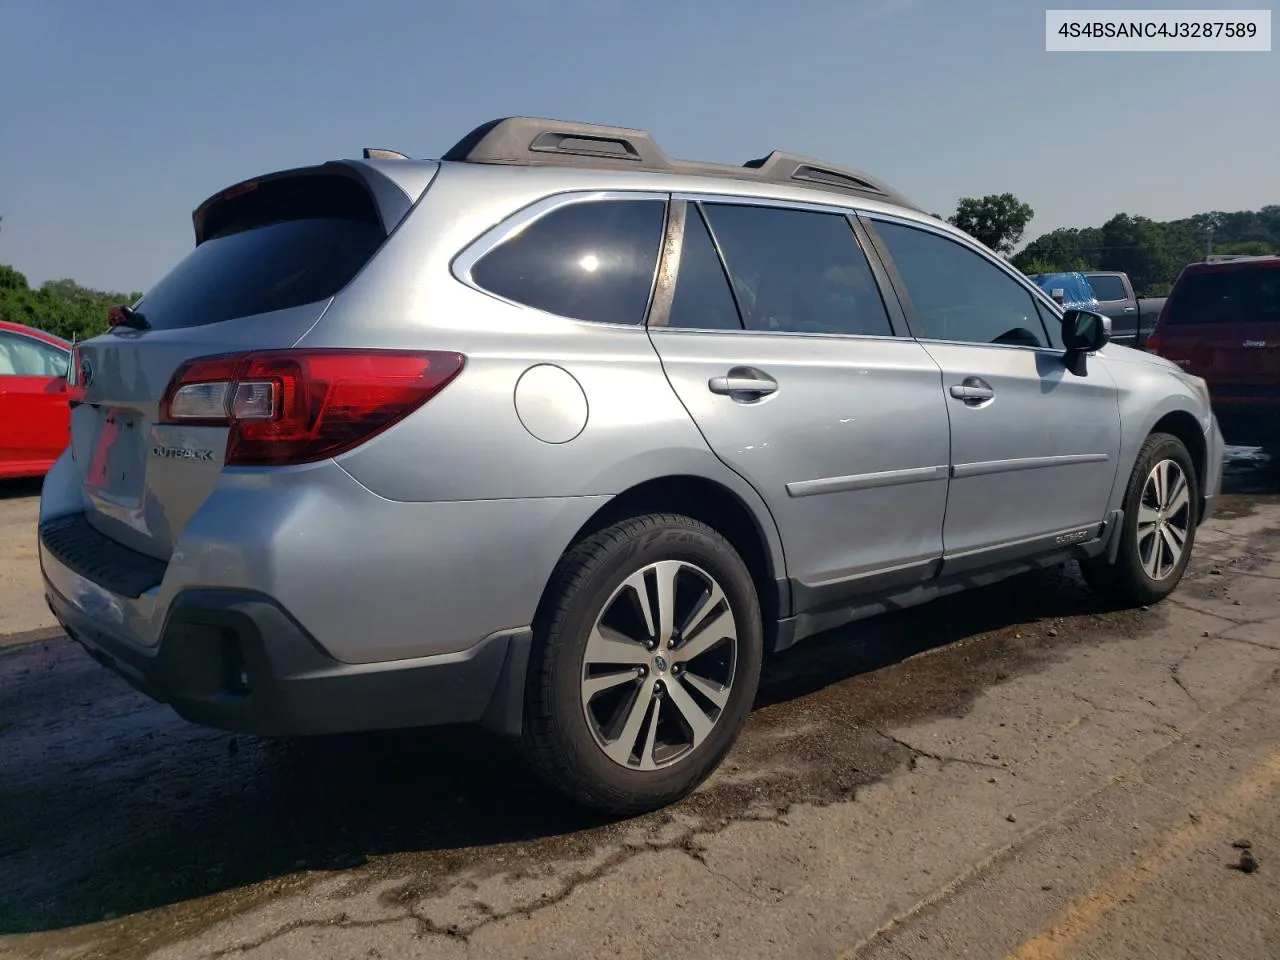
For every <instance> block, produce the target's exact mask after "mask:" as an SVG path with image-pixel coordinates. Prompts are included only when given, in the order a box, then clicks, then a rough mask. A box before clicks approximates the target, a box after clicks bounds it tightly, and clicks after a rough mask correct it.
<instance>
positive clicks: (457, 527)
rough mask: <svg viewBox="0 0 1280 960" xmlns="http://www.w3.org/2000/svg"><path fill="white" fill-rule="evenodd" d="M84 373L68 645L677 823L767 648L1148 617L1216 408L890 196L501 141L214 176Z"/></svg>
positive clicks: (64, 536)
mask: <svg viewBox="0 0 1280 960" xmlns="http://www.w3.org/2000/svg"><path fill="white" fill-rule="evenodd" d="M193 219H194V226H195V248H194V249H193V250H192V251H191V252H190V253H189V254H188V255H187V256H186V257H185V258H184V259H183V260H182V261H181V262H179V263H178V264H177V266H175V267H174V268H173V269H172V271H171V272H169V273H168V274H167V275H166V276H165V277H164V278H163V279H162V280H161V281H160V282H159V283H157V284H156V286H155V287H154V288H152V289H151V290H150V291H148V292H147V293H146V295H145V296H143V297H142V298H141V299H140V300H139V301H137V302H136V303H134V304H132V305H129V306H123V307H120V308H117V309H116V310H115V311H113V314H112V317H111V322H112V327H111V329H110V330H109V331H108V332H107V333H105V334H103V335H102V336H99V337H96V338H94V339H92V340H87V341H85V342H83V343H81V344H80V345H79V346H78V348H77V351H76V357H75V362H74V363H73V365H72V369H71V372H70V374H69V378H70V379H71V381H72V385H71V397H72V403H73V410H72V413H71V419H72V426H71V442H70V447H69V449H68V450H67V451H66V453H64V455H63V456H62V458H61V459H60V460H59V461H58V463H57V465H56V466H55V467H54V468H53V470H52V471H51V472H50V473H49V474H48V477H47V479H46V481H45V485H44V490H43V495H42V499H41V509H40V527H39V540H40V562H41V565H42V568H43V571H44V584H45V591H46V594H47V598H48V602H49V604H50V606H51V607H52V609H53V611H54V613H55V614H56V616H57V618H58V620H59V621H60V622H61V623H62V624H63V626H64V627H65V628H66V630H67V633H68V634H70V635H71V636H72V637H74V638H75V639H76V640H77V641H79V643H81V644H82V645H83V646H84V647H85V648H86V649H87V650H88V651H89V652H90V653H91V654H92V655H93V656H94V657H96V658H97V659H98V660H99V661H101V662H102V663H103V664H105V665H106V666H108V667H110V668H111V669H113V670H115V671H117V672H118V673H120V674H122V675H123V676H124V677H125V678H127V679H128V680H129V681H130V682H131V683H133V684H134V685H135V686H136V687H137V688H139V689H140V690H142V691H144V692H145V693H147V694H149V695H150V696H152V697H154V698H155V699H157V700H160V701H163V702H166V703H169V704H171V705H172V706H173V708H174V709H175V710H177V711H178V713H180V714H181V715H182V716H184V717H186V718H188V719H190V720H192V721H194V722H197V723H203V724H208V725H211V726H215V727H220V728H225V729H229V730H237V731H247V732H251V733H256V734H262V735H299V734H321V733H332V732H343V731H355V730H368V729H378V728H393V727H407V726H418V725H427V724H443V723H474V724H481V725H484V726H486V727H488V728H490V729H491V730H494V731H497V732H499V733H501V734H504V735H507V736H510V737H514V738H518V739H519V741H520V742H521V743H522V744H523V747H524V749H525V753H526V755H527V756H528V758H529V760H530V762H531V763H532V765H533V766H534V767H535V768H536V769H537V770H538V771H539V772H540V773H541V774H542V775H543V776H544V777H545V778H546V779H547V780H548V781H549V782H550V783H551V784H553V785H554V786H556V787H558V788H559V789H561V790H562V791H564V792H565V793H567V794H568V795H569V796H570V797H572V798H574V799H576V800H577V801H579V802H581V803H584V804H587V805H590V806H594V807H597V808H601V809H604V810H608V811H612V812H615V813H620V814H626V813H634V812H639V811H643V810H648V809H653V808H655V807H659V806H661V805H664V804H667V803H670V802H672V801H675V800H677V799H678V798H680V797H682V796H684V795H686V794H687V793H689V792H690V791H692V790H693V789H694V788H695V787H696V786H697V785H698V784H699V783H700V782H702V781H703V780H704V779H705V778H706V777H707V776H708V775H709V774H710V773H711V772H712V771H713V770H714V769H715V768H716V766H717V764H719V763H720V761H721V760H722V758H723V757H724V756H725V754H726V753H727V752H728V750H729V749H730V747H731V745H732V744H733V742H734V739H735V738H736V737H737V735H738V734H739V732H740V730H741V729H742V726H743V724H744V722H745V720H746V717H747V714H748V712H749V710H750V708H751V704H752V700H753V698H754V696H755V693H756V687H757V682H758V679H759V676H760V670H761V664H762V661H763V660H764V658H765V657H766V655H768V654H770V653H772V652H774V651H778V650H782V649H784V648H786V647H788V646H790V645H792V644H794V643H796V642H797V641H799V640H801V639H803V638H805V637H808V636H811V635H813V634H815V633H818V632H820V631H824V630H828V629H831V628H834V627H839V626H841V625H844V624H848V623H850V622H851V621H855V620H858V619H860V618H863V617H867V616H870V615H874V614H876V613H878V612H881V611H884V610H887V609H891V608H892V609H897V608H901V607H903V606H906V605H910V604H916V603H921V602H925V601H928V600H931V599H933V598H935V597H939V596H941V595H944V594H947V593H951V592H954V591H957V590H961V589H964V588H966V587H969V586H973V585H980V584H985V583H989V582H991V581H993V580H996V579H999V578H1001V577H1004V576H1008V575H1010V574H1014V573H1017V572H1019V571H1023V570H1027V569H1029V568H1033V567H1043V566H1045V565H1049V564H1056V563H1066V562H1069V561H1079V563H1080V565H1081V567H1082V568H1083V571H1084V574H1085V576H1086V578H1087V580H1088V582H1089V583H1090V584H1091V585H1092V586H1093V587H1094V588H1095V589H1097V590H1099V591H1103V592H1105V593H1107V594H1109V595H1111V596H1112V597H1114V598H1116V599H1117V600H1118V601H1119V602H1123V603H1129V604H1147V603H1152V602H1155V601H1157V600H1160V599H1161V598H1162V597H1164V596H1165V595H1166V594H1168V593H1169V592H1170V591H1172V590H1173V589H1174V587H1175V586H1176V585H1177V583H1178V581H1179V579H1180V578H1181V576H1182V573H1183V570H1184V569H1185V568H1186V564H1187V561H1188V558H1189V556H1190V554H1191V550H1192V546H1193V544H1194V541H1195V536H1196V528H1197V525H1198V524H1199V523H1200V522H1201V521H1202V520H1203V519H1204V518H1205V517H1206V516H1208V515H1209V513H1210V511H1211V510H1212V507H1213V503H1214V498H1215V496H1216V494H1217V492H1218V489H1219V483H1220V465H1221V461H1222V439H1221V436H1220V435H1219V431H1218V428H1217V424H1216V422H1215V420H1214V417H1213V414H1212V413H1211V411H1210V407H1209V397H1208V394H1207V390H1206V387H1205V384H1204V382H1203V381H1202V380H1200V379H1198V378H1196V377H1192V376H1188V375H1187V374H1186V373H1184V372H1182V371H1181V370H1179V369H1178V368H1177V367H1175V366H1174V365H1173V364H1171V363H1169V362H1167V361H1164V360H1162V359H1159V358H1157V357H1154V356H1150V355H1147V354H1143V353H1139V352H1136V351H1134V350H1130V349H1126V348H1124V347H1119V346H1116V345H1115V344H1110V343H1108V336H1109V326H1108V321H1107V320H1106V318H1104V317H1101V316H1098V315H1095V314H1091V313H1084V312H1079V311H1067V312H1065V313H1063V312H1062V310H1061V308H1060V307H1058V306H1057V305H1056V304H1055V303H1054V302H1053V301H1052V300H1050V299H1049V298H1048V297H1046V296H1045V295H1044V294H1043V293H1042V292H1041V291H1040V289H1039V288H1038V287H1036V285H1035V284H1033V283H1032V282H1030V281H1029V280H1027V279H1026V278H1025V277H1023V276H1022V275H1021V274H1019V273H1018V272H1017V271H1016V270H1014V269H1012V268H1011V267H1010V266H1009V265H1008V264H1007V263H1005V262H1004V261H1003V260H1001V259H1000V258H999V257H997V256H994V255H993V254H992V252H991V251H990V250H988V249H986V248H985V247H983V246H982V245H980V244H978V243H976V242H975V241H973V240H972V239H971V238H969V237H968V236H966V235H964V234H962V233H960V232H959V231H957V230H955V229H953V228H951V227H950V226H949V225H947V224H946V223H943V222H940V221H939V220H937V219H935V218H933V217H931V216H929V215H927V214H926V213H924V212H922V211H921V210H920V209H918V208H917V207H915V206H913V205H912V204H911V203H910V202H908V201H907V200H906V199H905V198H904V197H902V196H901V195H899V194H898V193H897V192H896V191H894V190H893V189H892V188H890V187H889V186H887V185H886V184H884V183H882V182H880V181H879V180H877V179H875V178H873V177H871V176H868V175H866V174H864V173H861V172H858V171H855V170H848V169H843V168H840V167H837V166H833V165H831V164H826V163H822V162H820V161H816V160H812V159H808V158H805V157H800V156H796V155H792V154H786V153H780V152H775V153H772V154H770V155H769V156H767V157H765V158H763V159H761V160H756V161H751V162H749V163H746V164H744V165H743V166H741V167H737V166H730V165H718V164H706V163H693V162H688V161H677V160H672V159H670V158H668V157H667V156H666V155H665V154H664V153H663V151H661V150H660V149H659V147H658V146H657V145H656V144H655V142H654V140H653V139H652V138H651V137H650V136H648V135H647V134H646V133H644V132H643V131H638V130H629V129H621V128H612V127H601V126H596V125H591V124H582V123H566V122H560V121H552V120H541V119H531V118H507V119H502V120H497V121H493V122H491V123H487V124H485V125H483V126H481V127H479V128H477V129H476V130H474V131H472V132H471V133H470V134H468V135H467V136H466V137H464V138H463V139H462V140H461V141H460V142H459V143H458V144H457V145H456V146H455V147H453V148H452V149H451V150H450V151H449V152H448V153H446V154H445V155H444V156H443V158H441V159H440V160H431V161H425V160H411V159H408V158H406V157H404V156H402V155H400V154H396V153H392V152H390V151H382V150H366V151H365V152H364V156H363V158H362V159H360V160H348V161H341V162H331V163H324V164H321V165H318V166H313V167H305V168H302V169H295V170H288V171H284V172H280V173H273V174H269V175H266V176H262V177H258V178H256V179H253V180H249V181H246V182H243V183H239V184H236V185H235V186H233V187H230V188H229V189H226V190H223V191H221V192H220V193H218V194H216V195H214V196H213V197H211V198H209V199H208V200H206V201H205V202H204V203H203V204H201V205H200V206H199V208H198V209H197V210H196V211H195V213H194V217H193Z"/></svg>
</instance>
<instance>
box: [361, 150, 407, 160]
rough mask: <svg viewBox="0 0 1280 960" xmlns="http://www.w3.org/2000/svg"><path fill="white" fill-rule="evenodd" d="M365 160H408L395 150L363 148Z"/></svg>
mask: <svg viewBox="0 0 1280 960" xmlns="http://www.w3.org/2000/svg"><path fill="white" fill-rule="evenodd" d="M363 157H364V159H365V160H408V159H409V158H408V157H406V156H405V155H404V154H403V153H400V152H399V151H396V150H383V149H382V148H381V147H365V148H364V154H363Z"/></svg>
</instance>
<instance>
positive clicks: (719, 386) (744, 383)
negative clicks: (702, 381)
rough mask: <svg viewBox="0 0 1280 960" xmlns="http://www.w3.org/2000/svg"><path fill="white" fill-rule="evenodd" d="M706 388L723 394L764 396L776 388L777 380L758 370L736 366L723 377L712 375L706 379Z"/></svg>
mask: <svg viewBox="0 0 1280 960" xmlns="http://www.w3.org/2000/svg"><path fill="white" fill-rule="evenodd" d="M707 389H708V390H710V391H711V392H712V393H718V394H721V395H723V396H733V395H734V394H735V393H736V394H754V395H756V396H765V395H767V394H770V393H773V392H774V391H776V390H777V389H778V381H776V380H774V379H773V378H772V377H770V376H769V375H768V374H766V373H764V372H762V371H760V370H743V369H741V368H736V369H733V370H730V371H729V375H728V376H725V377H712V378H711V379H710V380H708V381H707Z"/></svg>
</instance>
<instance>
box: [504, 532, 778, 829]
mask: <svg viewBox="0 0 1280 960" xmlns="http://www.w3.org/2000/svg"><path fill="white" fill-rule="evenodd" d="M660 561H681V562H683V563H686V564H693V565H695V566H696V567H697V568H699V569H700V570H701V571H704V572H705V573H707V574H709V575H710V576H711V577H712V578H714V581H715V582H716V583H717V584H718V585H719V587H720V589H721V591H722V592H723V595H724V599H725V601H726V602H727V605H728V608H729V610H730V611H731V613H732V616H733V618H734V621H735V626H736V630H735V633H736V637H737V646H736V656H735V660H734V664H735V665H734V667H733V674H732V682H731V683H730V684H728V690H729V693H728V699H727V701H726V702H725V704H724V706H723V707H721V708H720V709H719V713H718V714H717V715H716V719H715V721H714V725H713V726H712V728H711V730H710V732H709V733H707V734H706V735H705V739H703V740H702V741H701V742H700V743H698V744H697V745H696V746H692V747H690V748H689V749H688V752H687V753H686V754H685V755H684V756H682V757H681V758H680V759H678V760H675V761H673V762H671V765H669V766H660V767H658V768H657V769H654V770H644V771H642V770H639V769H633V768H630V767H626V766H623V765H620V763H619V762H616V761H615V760H613V759H610V758H609V757H608V756H606V754H605V749H604V747H603V746H602V744H601V742H600V741H598V739H597V733H596V732H595V728H593V726H592V725H591V722H590V721H589V720H588V717H587V713H588V711H587V709H586V708H584V702H583V696H584V694H583V682H584V679H583V678H584V673H583V671H584V662H585V659H584V658H585V657H586V656H587V642H588V635H589V634H590V633H591V632H592V630H593V629H594V627H595V624H596V619H597V618H598V617H599V616H601V614H602V612H603V611H604V609H605V605H606V603H609V601H610V598H611V597H613V596H615V591H616V590H619V589H620V588H621V587H622V585H623V583H624V581H625V580H626V579H627V578H628V577H630V576H631V575H632V574H635V573H637V572H638V571H641V570H643V569H645V568H646V567H647V566H648V565H649V564H653V563H657V562H660ZM708 619H709V618H708ZM704 622H705V621H704ZM763 636H764V634H763V627H762V623H761V615H760V604H759V600H758V598H757V596H756V591H755V586H754V584H753V583H752V579H751V574H750V573H749V572H748V570H747V567H746V564H744V563H743V561H742V558H741V557H740V556H739V555H738V553H737V551H735V550H734V548H733V547H732V546H731V545H730V544H729V542H728V541H727V540H726V539H725V538H724V537H722V536H721V535H720V534H719V533H717V532H716V531H715V530H713V529H712V528H711V527H709V526H707V525H706V524H704V523H700V522H699V521H697V520H693V519H691V518H689V517H685V516H680V515H676V514H649V515H646V516H641V517H635V518H632V519H629V520H624V521H621V522H619V523H615V524H613V525H612V526H609V527H607V528H605V529H604V530H601V531H599V532H597V533H595V534H592V535H591V536H589V537H587V538H585V539H584V540H582V541H580V542H579V543H577V544H575V545H574V546H573V547H571V548H570V549H569V550H568V551H567V552H566V553H565V555H564V557H563V558H562V559H561V561H560V563H559V565H558V566H557V568H556V571H555V573H554V574H553V576H552V580H551V584H550V587H549V590H548V596H547V601H546V602H545V603H544V605H543V610H542V612H541V614H540V616H539V622H538V623H535V625H534V645H533V649H532V651H531V654H530V662H529V671H528V682H527V687H526V691H525V712H524V725H523V726H524V733H523V735H522V738H521V741H522V747H523V752H524V755H525V757H526V758H527V760H528V761H529V763H530V765H531V766H532V767H533V769H534V771H535V772H536V773H537V774H538V775H539V776H540V777H541V778H542V779H543V780H544V781H546V782H547V783H548V784H549V785H551V786H552V787H553V788H555V789H557V790H559V791H561V792H562V793H564V794H565V795H567V796H568V797H570V798H571V799H573V800H575V801H576V802H578V803H580V804H582V805H584V806H586V807H590V808H592V809H595V810H600V811H603V812H606V813H608V814H611V815H619V816H631V815H635V814H639V813H644V812H648V811H650V810H655V809H658V808H661V807H664V806H666V805H668V804H671V803H674V802H675V801H677V800H679V799H681V798H683V797H685V796H687V795H688V794H689V793H691V792H693V790H694V789H695V788H696V787H697V786H698V785H699V784H700V783H702V782H703V781H704V780H705V779H706V778H707V777H708V776H710V774H711V773H712V772H713V771H714V770H715V769H716V767H717V766H719V764H720V763H721V761H722V760H723V759H724V757H725V755H726V754H727V753H728V752H729V749H730V748H731V747H732V746H733V744H734V741H735V740H736V739H737V737H738V734H739V733H740V732H741V730H742V727H743V725H744V724H745V723H746V720H747V716H748V714H749V713H750V710H751V705H752V703H753V701H754V700H755V695H756V690H757V687H758V685H759V680H760V667H761V661H762V659H763V652H764V640H763ZM641 649H644V648H643V647H641ZM673 662H674V660H673ZM674 676H675V675H674V674H673V675H672V676H670V677H668V679H667V681H666V682H667V683H674V682H676V681H675V679H674ZM656 677H657V669H656V667H655V668H654V673H653V674H652V676H650V677H649V679H648V681H647V682H650V683H651V682H652V681H653V679H655V678H656ZM636 682H637V684H641V683H644V682H645V681H641V680H637V681H636ZM682 689H685V690H687V689H688V688H687V687H683V686H682ZM621 696H629V694H626V693H625V692H624V693H623V694H621ZM640 696H641V694H640V693H637V694H635V697H636V699H634V700H631V701H629V702H630V703H640V702H641V700H640ZM708 702H710V701H708ZM619 710H622V711H623V712H627V710H628V708H626V707H619ZM646 722H647V721H646ZM655 729H656V725H655ZM617 740H618V742H621V741H622V737H621V736H619V737H618V738H617ZM691 742H692V741H691ZM651 755H652V754H651Z"/></svg>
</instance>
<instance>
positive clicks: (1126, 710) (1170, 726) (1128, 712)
mask: <svg viewBox="0 0 1280 960" xmlns="http://www.w3.org/2000/svg"><path fill="white" fill-rule="evenodd" d="M1059 689H1062V688H1059ZM1063 692H1065V693H1067V694H1069V695H1070V696H1072V697H1074V698H1075V699H1077V700H1079V701H1080V702H1081V703H1086V704H1088V705H1089V706H1090V707H1092V708H1093V709H1094V710H1096V711H1097V712H1098V713H1119V714H1124V715H1125V716H1130V717H1141V718H1142V719H1144V720H1149V721H1151V722H1152V723H1157V724H1159V725H1160V726H1162V727H1164V728H1165V729H1166V730H1170V731H1172V732H1174V733H1181V732H1182V728H1181V727H1179V726H1178V725H1177V724H1176V723H1172V722H1170V721H1168V720H1162V719H1160V718H1159V717H1153V716H1151V714H1149V713H1147V712H1146V711H1145V710H1134V709H1132V708H1130V707H1104V706H1102V704H1100V703H1098V702H1097V701H1096V700H1092V699H1090V698H1089V697H1086V696H1085V695H1084V694H1082V693H1077V692H1076V691H1075V690H1064V691H1063ZM1138 699H1139V700H1141V701H1142V702H1143V703H1146V704H1149V705H1150V706H1152V707H1154V708H1155V709H1157V710H1159V709H1161V708H1160V705H1159V704H1157V703H1156V702H1155V701H1154V700H1152V699H1150V698H1149V697H1144V696H1142V695H1141V694H1139V695H1138Z"/></svg>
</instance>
